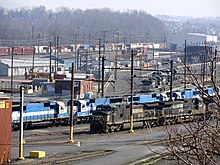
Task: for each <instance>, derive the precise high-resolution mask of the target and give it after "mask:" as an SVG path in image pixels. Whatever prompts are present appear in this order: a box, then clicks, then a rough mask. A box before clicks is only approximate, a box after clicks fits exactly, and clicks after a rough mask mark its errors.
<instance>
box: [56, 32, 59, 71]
mask: <svg viewBox="0 0 220 165" xmlns="http://www.w3.org/2000/svg"><path fill="white" fill-rule="evenodd" d="M58 55H59V36H57V55H56V63H57V64H56V65H57V67H56V68H57V70H58V67H59V66H58V64H59V62H58ZM57 70H56V71H57Z"/></svg>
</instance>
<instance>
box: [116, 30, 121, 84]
mask: <svg viewBox="0 0 220 165" xmlns="http://www.w3.org/2000/svg"><path fill="white" fill-rule="evenodd" d="M119 35H120V32H119V31H117V45H116V55H115V80H117V65H118V45H119Z"/></svg>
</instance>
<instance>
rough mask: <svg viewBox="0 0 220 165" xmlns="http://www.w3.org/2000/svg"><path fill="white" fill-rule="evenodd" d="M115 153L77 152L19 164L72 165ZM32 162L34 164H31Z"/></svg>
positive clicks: (108, 151) (102, 151)
mask: <svg viewBox="0 0 220 165" xmlns="http://www.w3.org/2000/svg"><path fill="white" fill-rule="evenodd" d="M114 152H115V151H111V150H99V151H91V152H78V153H65V154H56V156H54V155H52V156H49V157H47V158H42V159H39V160H30V161H28V162H19V163H20V164H22V165H26V164H28V165H39V164H41V165H53V164H68V163H69V164H73V163H74V162H80V161H84V160H86V159H91V158H97V157H101V156H105V155H109V154H113V153H114ZM33 161H34V162H33Z"/></svg>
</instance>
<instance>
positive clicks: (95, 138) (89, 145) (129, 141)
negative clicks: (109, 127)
mask: <svg viewBox="0 0 220 165" xmlns="http://www.w3.org/2000/svg"><path fill="white" fill-rule="evenodd" d="M77 127H78V126H76V127H75V128H77ZM79 127H83V129H84V130H85V131H84V132H78V133H77V131H76V134H75V135H74V140H75V143H74V144H69V143H67V141H68V139H69V132H68V127H53V128H44V129H37V130H25V132H24V136H26V137H25V138H26V144H24V157H25V158H26V160H25V161H22V162H21V161H19V162H17V161H14V160H15V159H16V158H17V157H18V145H17V144H18V132H14V133H13V147H12V160H13V161H12V163H14V164H16V163H17V164H21V163H29V164H30V163H33V162H35V163H40V162H41V161H43V160H44V159H34V160H33V159H30V158H28V156H29V152H30V151H33V150H42V151H46V155H47V157H50V156H56V155H62V154H67V153H68V154H70V153H71V154H73V155H76V154H78V153H79V152H90V151H97V150H105V151H106V150H108V151H112V152H113V153H112V154H109V155H104V156H101V157H97V158H92V159H88V160H83V161H79V162H74V164H79V165H83V164H97V165H99V164H100V165H101V164H103V163H104V164H105V165H112V164H114V165H117V164H123V163H129V162H134V161H136V160H139V159H142V158H143V157H146V156H150V155H151V154H152V152H151V150H150V149H149V147H150V148H151V149H152V150H162V149H163V146H157V145H152V144H148V142H149V141H152V140H155V139H161V138H164V137H165V136H166V133H165V132H164V131H163V129H164V128H163V127H156V128H152V132H151V133H150V132H149V129H138V130H135V133H133V134H131V133H128V131H122V132H116V133H107V134H90V133H88V131H87V130H88V126H79ZM85 127H87V128H85ZM78 129H79V128H78ZM59 131H60V133H57V132H59ZM53 132H56V134H53ZM78 142H80V144H81V145H80V147H78V146H77V144H78ZM45 159H47V158H45ZM65 164H66V163H65ZM70 164H71V163H70Z"/></svg>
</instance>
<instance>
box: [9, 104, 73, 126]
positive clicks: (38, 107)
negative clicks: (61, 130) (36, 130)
mask: <svg viewBox="0 0 220 165" xmlns="http://www.w3.org/2000/svg"><path fill="white" fill-rule="evenodd" d="M20 110H21V109H20V105H13V106H12V129H14V130H16V129H18V126H19V124H20ZM40 122H49V123H50V124H52V125H56V126H58V125H59V124H68V122H69V114H68V112H67V107H66V106H65V104H64V103H63V102H61V101H47V102H30V103H27V104H25V105H24V107H23V124H24V128H31V127H32V124H35V123H40Z"/></svg>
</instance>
